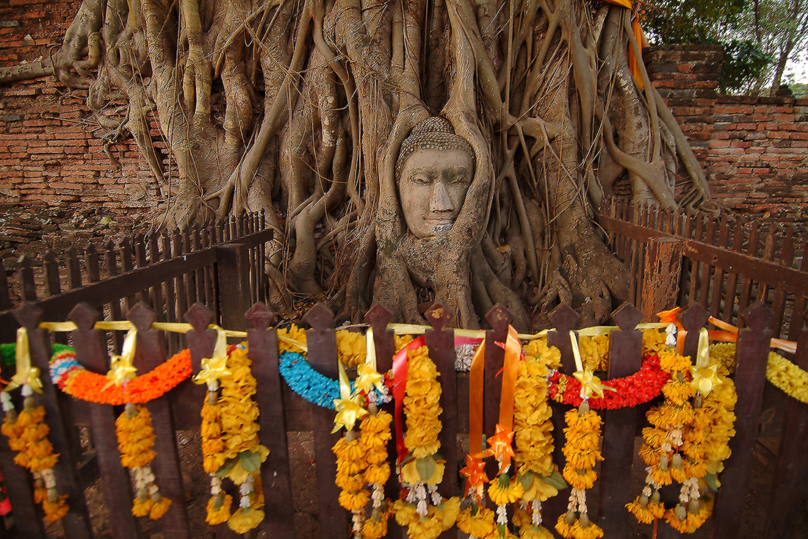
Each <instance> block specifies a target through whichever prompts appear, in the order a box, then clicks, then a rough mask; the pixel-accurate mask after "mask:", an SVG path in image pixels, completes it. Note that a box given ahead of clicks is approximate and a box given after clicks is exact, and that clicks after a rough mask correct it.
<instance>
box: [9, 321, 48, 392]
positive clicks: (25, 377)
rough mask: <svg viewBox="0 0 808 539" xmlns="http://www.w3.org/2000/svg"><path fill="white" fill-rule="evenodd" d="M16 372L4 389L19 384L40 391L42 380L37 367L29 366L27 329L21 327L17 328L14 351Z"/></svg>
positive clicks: (29, 354)
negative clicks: (15, 348)
mask: <svg viewBox="0 0 808 539" xmlns="http://www.w3.org/2000/svg"><path fill="white" fill-rule="evenodd" d="M15 356H16V360H17V361H16V363H17V372H16V373H15V374H14V376H12V377H11V381H10V382H9V384H8V385H7V386H6V389H5V390H6V391H11V390H12V389H16V388H18V387H21V386H25V385H27V386H29V387H30V388H31V389H32V390H33V391H36V392H37V393H42V380H40V379H39V369H38V368H37V367H32V366H31V349H30V347H29V346H28V330H26V329H25V328H24V327H21V328H19V329H18V330H17V350H16V353H15Z"/></svg>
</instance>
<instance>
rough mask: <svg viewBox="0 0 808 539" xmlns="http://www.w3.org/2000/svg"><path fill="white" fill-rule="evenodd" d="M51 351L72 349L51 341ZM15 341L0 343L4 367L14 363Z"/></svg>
mask: <svg viewBox="0 0 808 539" xmlns="http://www.w3.org/2000/svg"><path fill="white" fill-rule="evenodd" d="M51 347H52V348H53V353H58V352H62V351H64V350H73V349H72V348H70V347H69V346H67V345H66V344H59V343H58V342H57V343H53V344H52V345H51ZM16 355H17V343H13V342H12V343H4V344H0V358H1V359H0V361H2V364H3V366H4V367H13V366H14V365H15V364H16V361H17V359H16Z"/></svg>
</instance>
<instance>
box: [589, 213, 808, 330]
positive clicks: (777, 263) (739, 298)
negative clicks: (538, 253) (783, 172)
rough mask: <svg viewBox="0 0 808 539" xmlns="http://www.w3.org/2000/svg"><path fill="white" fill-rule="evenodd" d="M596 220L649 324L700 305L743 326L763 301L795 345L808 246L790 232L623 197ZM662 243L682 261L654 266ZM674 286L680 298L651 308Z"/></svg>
mask: <svg viewBox="0 0 808 539" xmlns="http://www.w3.org/2000/svg"><path fill="white" fill-rule="evenodd" d="M598 222H599V223H600V225H601V226H602V227H603V228H604V229H605V230H606V232H607V234H608V238H609V241H610V244H611V246H612V249H613V251H614V253H615V255H616V256H617V257H618V258H619V259H620V260H622V261H623V262H624V263H625V265H626V267H627V268H628V270H629V274H630V276H631V287H630V294H629V297H628V298H626V299H627V301H630V302H632V303H634V304H635V305H637V307H638V308H639V309H640V310H641V311H643V313H644V317H645V318H646V321H649V322H650V321H654V319H653V318H652V316H650V313H652V312H654V309H656V311H658V310H662V309H664V308H672V307H675V306H676V305H690V304H692V303H699V304H700V305H701V306H702V307H704V308H705V309H706V310H708V311H709V313H710V314H711V315H712V316H715V317H716V318H719V319H720V320H723V321H724V322H728V323H731V324H734V325H738V326H739V327H742V326H743V324H744V321H743V317H742V316H741V313H743V312H744V311H745V310H746V309H747V307H749V305H751V304H752V303H755V302H756V301H761V302H764V303H766V304H767V305H769V306H770V307H771V308H772V311H773V313H774V316H773V317H772V320H771V322H770V324H771V329H772V330H773V331H774V336H775V337H780V338H788V339H789V340H792V341H793V340H795V339H796V336H797V335H798V334H799V331H800V329H801V328H802V324H803V314H804V312H805V309H806V305H807V303H806V302H807V301H808V261H806V255H807V254H808V242H804V243H803V244H802V245H797V244H796V242H795V241H794V235H795V231H794V229H793V227H791V226H789V227H786V228H785V229H784V230H781V228H780V227H778V226H776V225H773V224H772V225H770V226H768V227H767V228H766V229H765V230H763V229H762V228H761V227H760V226H759V224H758V222H757V221H752V222H751V223H750V222H747V221H746V220H744V219H743V218H737V219H734V220H733V221H730V220H729V219H728V218H727V217H726V216H725V217H722V218H721V220H720V221H718V222H717V221H716V219H715V217H714V216H712V215H709V216H708V215H706V214H704V213H697V214H696V215H686V214H683V213H681V212H680V211H679V210H677V211H676V212H667V211H663V210H659V209H657V208H653V207H649V206H636V207H635V206H634V205H631V204H630V203H628V202H627V201H620V200H606V201H605V202H604V204H603V206H602V209H601V214H600V215H599V216H598ZM660 239H664V240H667V241H669V242H670V243H669V244H668V245H667V246H666V248H667V249H668V250H669V252H667V253H666V254H667V255H668V256H673V257H678V263H673V264H667V261H666V263H665V264H662V265H660V264H658V263H657V262H658V261H659V260H660V256H659V252H658V249H657V246H658V244H659V240H660ZM800 255H801V256H800ZM646 259H647V260H646ZM674 262H676V261H674ZM671 285H672V286H673V287H674V288H675V289H676V290H678V291H679V293H678V298H674V297H670V298H668V300H667V304H666V305H662V306H660V305H654V309H651V308H650V305H649V303H650V302H651V301H652V300H654V299H658V296H659V294H658V291H659V290H661V289H664V288H665V287H666V286H671ZM655 291H656V292H657V293H656V295H655V294H654V293H655Z"/></svg>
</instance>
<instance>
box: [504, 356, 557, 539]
mask: <svg viewBox="0 0 808 539" xmlns="http://www.w3.org/2000/svg"><path fill="white" fill-rule="evenodd" d="M524 354H525V360H524V361H520V362H519V373H518V375H517V378H516V390H515V399H514V415H513V424H514V432H515V433H516V435H515V439H516V457H515V458H516V462H517V463H518V475H517V478H518V480H519V482H520V483H521V484H522V486H523V488H524V492H523V494H522V503H521V508H520V510H517V511H516V514H515V517H514V522H515V523H516V524H517V525H518V526H519V527H520V536H521V537H523V538H526V539H550V538H551V537H552V535H551V534H550V532H549V531H548V530H547V529H546V528H545V527H544V526H542V514H541V509H542V507H541V504H542V502H544V501H546V500H547V499H548V498H551V497H553V496H555V495H557V494H558V489H560V488H561V489H563V488H565V487H566V486H567V485H566V483H565V482H564V480H563V479H562V477H561V475H560V474H559V472H558V466H556V465H555V464H554V463H553V436H552V434H551V432H552V430H553V423H552V421H551V420H550V418H551V416H552V414H553V411H552V409H551V408H550V405H549V403H548V402H547V394H548V392H547V388H548V382H547V378H548V375H549V374H550V369H558V368H559V367H560V366H561V353H560V352H559V350H558V348H556V347H548V346H547V345H546V343H545V342H544V341H538V340H536V341H532V342H530V343H528V344H527V345H526V346H525V347H524Z"/></svg>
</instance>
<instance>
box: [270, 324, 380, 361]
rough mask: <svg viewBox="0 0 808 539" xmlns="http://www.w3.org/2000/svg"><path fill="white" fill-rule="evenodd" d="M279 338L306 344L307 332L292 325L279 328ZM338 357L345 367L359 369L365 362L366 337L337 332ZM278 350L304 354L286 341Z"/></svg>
mask: <svg viewBox="0 0 808 539" xmlns="http://www.w3.org/2000/svg"><path fill="white" fill-rule="evenodd" d="M277 332H278V336H280V337H286V338H288V339H291V340H294V341H298V342H299V343H301V344H306V330H305V329H302V328H300V327H298V326H297V325H296V324H292V325H291V326H290V327H288V328H279V329H278V330H277ZM336 337H337V356H338V357H339V361H340V362H341V363H342V364H343V365H344V366H345V367H357V366H359V365H361V364H362V363H364V362H365V358H366V357H367V345H366V339H365V336H364V335H363V334H362V333H359V332H356V331H349V330H347V329H340V330H337V332H336ZM278 348H279V349H280V351H281V353H283V352H303V350H301V349H300V348H299V347H297V346H295V345H294V344H291V343H289V342H284V340H282V339H281V340H279V341H278Z"/></svg>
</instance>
